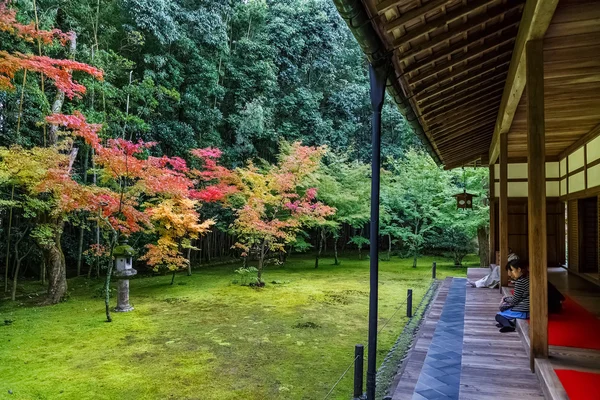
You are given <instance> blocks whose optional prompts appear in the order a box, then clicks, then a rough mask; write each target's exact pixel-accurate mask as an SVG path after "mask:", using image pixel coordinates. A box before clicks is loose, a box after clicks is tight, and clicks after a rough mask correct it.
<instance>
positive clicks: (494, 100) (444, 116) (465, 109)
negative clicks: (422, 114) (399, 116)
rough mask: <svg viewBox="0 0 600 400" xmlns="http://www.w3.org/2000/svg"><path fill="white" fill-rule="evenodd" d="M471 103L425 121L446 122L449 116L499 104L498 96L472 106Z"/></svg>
mask: <svg viewBox="0 0 600 400" xmlns="http://www.w3.org/2000/svg"><path fill="white" fill-rule="evenodd" d="M471 103H472V102H469V104H463V105H461V106H460V107H457V108H455V109H453V110H448V111H445V112H443V113H439V114H435V115H433V116H432V117H431V118H429V119H428V120H427V122H428V123H430V122H435V121H437V120H442V121H444V120H447V118H448V115H449V114H452V116H455V115H459V114H461V113H465V112H473V111H474V110H477V109H479V108H481V107H484V106H486V105H488V104H499V103H500V96H498V97H497V98H493V97H490V98H487V99H484V100H482V101H480V102H478V103H476V104H475V105H473V104H471Z"/></svg>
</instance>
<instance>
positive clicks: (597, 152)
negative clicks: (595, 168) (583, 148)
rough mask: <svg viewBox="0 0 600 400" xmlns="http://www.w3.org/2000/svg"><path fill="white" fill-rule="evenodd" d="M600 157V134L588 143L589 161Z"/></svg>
mask: <svg viewBox="0 0 600 400" xmlns="http://www.w3.org/2000/svg"><path fill="white" fill-rule="evenodd" d="M599 158H600V136H598V137H597V138H596V139H594V140H592V141H591V142H589V143H588V144H587V162H588V163H590V162H592V161H596V160H597V159H599Z"/></svg>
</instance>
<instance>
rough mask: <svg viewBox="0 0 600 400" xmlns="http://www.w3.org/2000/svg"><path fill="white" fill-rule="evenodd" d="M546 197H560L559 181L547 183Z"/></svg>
mask: <svg viewBox="0 0 600 400" xmlns="http://www.w3.org/2000/svg"><path fill="white" fill-rule="evenodd" d="M546 196H547V197H558V196H560V182H558V181H552V182H546Z"/></svg>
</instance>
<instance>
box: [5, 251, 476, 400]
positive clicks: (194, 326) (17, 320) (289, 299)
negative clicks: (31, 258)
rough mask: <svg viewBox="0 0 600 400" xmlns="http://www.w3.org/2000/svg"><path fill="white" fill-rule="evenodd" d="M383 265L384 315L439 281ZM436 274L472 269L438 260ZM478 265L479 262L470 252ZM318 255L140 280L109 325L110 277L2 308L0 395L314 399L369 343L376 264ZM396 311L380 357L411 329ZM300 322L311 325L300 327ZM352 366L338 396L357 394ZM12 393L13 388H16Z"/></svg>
mask: <svg viewBox="0 0 600 400" xmlns="http://www.w3.org/2000/svg"><path fill="white" fill-rule="evenodd" d="M432 261H433V259H431V258H423V259H421V260H420V262H419V264H420V265H422V266H421V267H419V268H416V269H413V268H411V263H412V260H398V259H394V260H392V261H385V262H383V261H382V262H381V263H380V283H381V284H380V320H381V321H384V320H386V319H387V318H388V317H389V316H391V315H392V314H393V312H394V310H395V308H396V307H397V306H398V304H400V303H401V302H402V301H403V300H404V298H405V297H406V290H407V289H408V288H412V289H414V300H413V302H414V304H418V303H419V301H420V300H421V298H422V296H423V294H424V293H425V291H426V290H427V288H428V287H429V283H430V272H429V267H428V265H431V262H432ZM437 261H438V278H442V279H443V278H444V277H445V276H447V275H453V276H454V275H456V276H458V275H462V276H464V274H465V272H466V269H456V268H454V267H452V261H450V260H444V262H443V263H440V260H439V259H438V260H437ZM471 261H473V260H471ZM332 264H333V262H332V261H330V260H327V259H325V260H323V261H322V262H321V263H320V266H319V269H316V270H315V269H314V268H313V265H314V260H313V259H312V258H309V257H306V258H296V259H291V260H290V261H288V263H287V264H286V265H285V266H284V267H272V268H271V267H269V268H268V269H267V271H266V272H265V274H264V275H265V279H266V280H267V281H268V282H271V281H282V282H286V283H285V284H283V285H274V284H268V285H267V286H266V287H265V288H263V289H251V288H248V287H242V286H239V285H233V284H231V281H232V279H234V275H235V274H234V272H233V270H234V269H235V268H236V267H237V266H236V265H226V266H220V267H208V268H206V267H205V268H202V269H199V270H196V271H195V272H194V274H193V275H192V276H190V277H187V276H183V275H182V276H180V277H177V280H178V281H179V282H185V283H186V285H170V284H169V283H170V280H171V277H170V276H165V277H155V278H139V279H133V280H131V303H132V304H133V306H134V307H135V311H133V312H130V313H123V314H118V313H114V314H113V319H114V322H113V323H110V324H108V323H106V322H104V310H103V307H104V306H103V302H102V300H101V299H100V298H98V297H97V296H95V294H96V292H97V289H98V288H99V287H101V285H102V283H101V282H100V281H92V282H91V283H90V282H87V281H86V280H84V279H82V278H77V279H72V280H70V281H69V288H70V296H69V300H68V301H66V302H64V303H61V304H58V305H56V306H52V307H44V308H40V307H37V306H34V305H32V304H29V303H27V301H30V300H27V297H25V298H24V299H25V300H23V301H25V302H24V303H17V304H7V302H4V303H3V305H2V306H0V320H1V321H3V320H11V321H13V322H12V323H11V324H8V325H0V360H2V362H0V376H1V377H2V379H0V399H5V398H6V399H77V400H85V399H94V400H100V399H115V398H123V399H167V398H173V399H202V400H212V399H214V400H221V399H244V400H259V399H270V400H271V399H272V400H276V399H298V400H300V399H302V400H304V399H306V400H309V399H310V400H314V399H319V398H323V397H324V396H325V394H326V393H327V392H328V391H329V389H330V388H331V386H332V385H333V384H334V383H335V382H336V380H337V379H338V377H339V376H340V374H341V373H342V372H343V371H344V370H345V368H346V366H347V365H348V364H349V363H350V361H351V360H352V359H353V353H354V345H355V344H357V343H365V344H366V342H367V315H368V290H369V267H368V265H369V261H368V260H362V261H361V260H356V259H350V258H347V259H343V260H342V264H341V265H339V266H334V265H332ZM404 315H405V314H404V313H398V314H397V315H396V317H395V318H394V320H392V321H391V322H390V323H389V324H388V325H387V326H386V328H385V329H384V331H383V332H382V333H381V335H380V337H379V352H378V353H379V354H378V358H379V361H380V362H381V361H382V360H383V357H384V356H385V354H386V353H387V352H388V350H389V349H390V347H391V346H392V345H393V344H394V342H395V341H396V340H397V338H398V335H399V334H400V332H401V331H402V328H403V326H404V324H405V323H406V318H405V317H404ZM299 327H310V328H309V329H306V328H304V329H301V328H299ZM351 375H352V374H348V375H347V376H346V377H345V378H344V379H343V380H342V382H341V383H340V384H339V386H338V387H337V388H336V390H335V392H334V393H333V394H332V396H331V397H330V398H331V399H348V398H349V396H350V395H351V391H352V378H351ZM9 390H11V391H12V392H13V394H12V395H11V394H8V391H9Z"/></svg>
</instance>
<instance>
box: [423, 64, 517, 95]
mask: <svg viewBox="0 0 600 400" xmlns="http://www.w3.org/2000/svg"><path fill="white" fill-rule="evenodd" d="M509 63H510V61H508V60H505V61H502V62H500V63H498V64H492V65H488V66H485V67H481V69H480V70H479V71H477V73H476V74H471V75H466V76H464V77H462V78H461V79H456V80H452V81H450V82H448V80H447V79H444V80H443V81H442V80H440V81H439V82H436V84H435V85H431V86H424V87H422V90H416V89H414V90H413V93H414V96H415V97H416V98H417V99H419V96H421V98H424V97H425V96H424V95H422V94H423V93H426V94H429V93H431V91H432V90H433V89H439V91H445V90H449V89H452V88H455V87H458V86H462V85H463V84H465V83H467V82H471V81H473V80H475V79H477V78H479V77H481V76H482V75H485V74H487V73H489V72H495V71H498V70H500V69H504V67H506V66H508V64H509ZM443 82H448V83H446V84H445V85H441V84H440V83H443ZM434 93H436V92H434Z"/></svg>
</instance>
